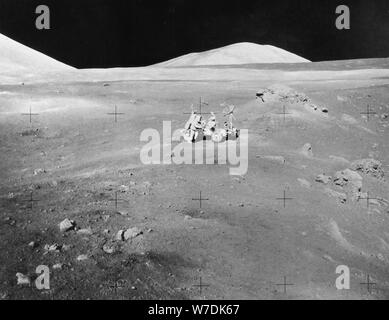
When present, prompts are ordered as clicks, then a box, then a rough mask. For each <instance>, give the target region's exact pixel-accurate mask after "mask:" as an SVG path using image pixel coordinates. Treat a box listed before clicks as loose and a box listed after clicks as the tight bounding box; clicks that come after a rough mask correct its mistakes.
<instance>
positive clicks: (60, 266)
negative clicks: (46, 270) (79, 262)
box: [53, 263, 63, 270]
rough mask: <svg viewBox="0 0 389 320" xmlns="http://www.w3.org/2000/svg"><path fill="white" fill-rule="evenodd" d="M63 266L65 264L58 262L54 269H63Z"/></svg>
mask: <svg viewBox="0 0 389 320" xmlns="http://www.w3.org/2000/svg"><path fill="white" fill-rule="evenodd" d="M62 268H63V264H62V263H57V264H55V265H53V269H54V270H61V269H62Z"/></svg>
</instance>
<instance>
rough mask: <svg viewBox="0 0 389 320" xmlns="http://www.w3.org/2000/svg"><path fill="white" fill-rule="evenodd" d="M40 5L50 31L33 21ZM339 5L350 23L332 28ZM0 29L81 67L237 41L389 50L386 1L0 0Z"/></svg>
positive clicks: (312, 53) (318, 54)
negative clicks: (46, 8) (46, 12)
mask: <svg viewBox="0 0 389 320" xmlns="http://www.w3.org/2000/svg"><path fill="white" fill-rule="evenodd" d="M40 4H45V5H48V6H49V8H50V10H51V30H37V29H36V28H35V19H36V16H37V15H36V14H35V8H36V7H37V6H38V5H40ZM341 4H346V5H348V6H349V7H350V9H351V30H343V31H339V30H338V29H336V27H335V19H336V14H335V8H336V7H337V6H338V5H341ZM0 33H3V34H5V35H7V36H9V37H11V38H13V39H15V40H17V41H19V42H21V43H23V44H25V45H28V46H30V47H32V48H34V49H37V50H39V51H41V52H44V53H46V54H48V55H49V56H52V57H54V58H56V59H58V60H60V61H63V62H65V63H67V64H70V65H73V66H75V67H79V68H86V67H115V66H122V67H126V66H143V65H149V64H153V63H157V62H161V61H164V60H167V59H170V58H173V57H176V56H179V55H182V54H185V53H189V52H194V51H203V50H208V49H212V48H217V47H220V46H224V45H228V44H231V43H235V42H242V41H250V42H255V43H259V44H272V45H275V46H278V47H281V48H283V49H286V50H288V51H291V52H293V53H296V54H298V55H301V56H303V57H305V58H307V59H310V60H313V61H321V60H338V59H354V58H373V57H377V58H378V57H389V1H388V0H372V1H369V0H255V1H254V0H246V1H245V0H232V1H228V0H224V1H221V0H155V1H154V0H39V1H36V0H0ZM0 50H1V48H0Z"/></svg>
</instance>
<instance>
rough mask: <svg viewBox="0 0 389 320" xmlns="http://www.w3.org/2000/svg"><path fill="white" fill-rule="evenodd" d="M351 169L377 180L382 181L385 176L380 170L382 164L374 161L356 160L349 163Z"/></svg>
mask: <svg viewBox="0 0 389 320" xmlns="http://www.w3.org/2000/svg"><path fill="white" fill-rule="evenodd" d="M351 168H352V169H353V170H355V171H360V172H362V173H364V174H366V175H370V176H373V177H375V178H377V179H382V178H383V177H384V175H385V174H384V171H383V170H382V163H381V162H380V161H378V160H375V159H362V160H356V161H354V162H353V163H351Z"/></svg>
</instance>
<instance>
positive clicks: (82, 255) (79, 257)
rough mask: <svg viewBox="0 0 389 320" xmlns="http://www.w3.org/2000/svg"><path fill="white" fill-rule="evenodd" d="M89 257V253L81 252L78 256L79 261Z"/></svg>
mask: <svg viewBox="0 0 389 320" xmlns="http://www.w3.org/2000/svg"><path fill="white" fill-rule="evenodd" d="M88 259H89V257H88V255H87V254H80V255H79V256H78V257H77V261H85V260H88Z"/></svg>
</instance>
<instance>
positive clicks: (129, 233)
mask: <svg viewBox="0 0 389 320" xmlns="http://www.w3.org/2000/svg"><path fill="white" fill-rule="evenodd" d="M141 234H143V231H142V230H140V229H138V228H137V227H134V228H129V229H127V230H126V231H125V232H124V234H123V238H124V240H126V241H127V240H130V239H133V238H136V237H137V236H139V235H141Z"/></svg>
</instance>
